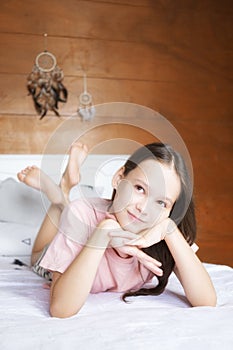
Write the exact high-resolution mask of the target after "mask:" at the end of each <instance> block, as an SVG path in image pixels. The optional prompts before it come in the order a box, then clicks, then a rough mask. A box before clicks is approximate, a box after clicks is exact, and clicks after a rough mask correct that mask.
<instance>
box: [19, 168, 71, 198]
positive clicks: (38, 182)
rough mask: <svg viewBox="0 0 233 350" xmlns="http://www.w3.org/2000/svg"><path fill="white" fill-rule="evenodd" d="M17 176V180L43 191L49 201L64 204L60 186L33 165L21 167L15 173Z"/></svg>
mask: <svg viewBox="0 0 233 350" xmlns="http://www.w3.org/2000/svg"><path fill="white" fill-rule="evenodd" d="M17 177H18V179H19V181H21V182H23V183H25V184H26V185H28V186H29V187H32V188H35V189H36V190H40V191H42V192H44V193H45V194H46V196H47V197H48V199H49V200H50V202H51V203H53V204H56V205H61V204H65V203H64V196H63V194H62V191H61V189H60V187H59V186H58V185H56V184H55V183H54V182H53V180H52V179H51V178H50V177H49V176H48V175H46V174H45V173H44V172H43V171H42V170H40V169H39V168H38V167H36V166H35V165H33V166H28V167H27V168H25V169H23V170H22V171H21V172H19V173H18V174H17Z"/></svg>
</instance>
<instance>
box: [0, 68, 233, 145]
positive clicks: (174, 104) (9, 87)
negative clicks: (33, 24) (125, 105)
mask: <svg viewBox="0 0 233 350" xmlns="http://www.w3.org/2000/svg"><path fill="white" fill-rule="evenodd" d="M64 85H65V86H66V87H67V89H68V91H69V97H68V102H67V103H66V104H60V108H59V110H60V112H61V115H63V116H70V115H71V114H73V113H75V112H76V111H77V108H78V96H79V95H80V93H81V92H82V91H83V86H82V85H83V80H82V77H81V76H80V77H75V78H71V77H65V79H64ZM88 90H89V92H90V93H91V94H92V96H93V103H94V104H96V105H98V104H100V103H109V102H115V101H118V102H129V103H136V104H139V105H143V106H146V107H148V108H152V109H153V110H156V111H158V112H160V113H161V114H162V115H163V116H165V117H166V118H168V119H169V120H170V121H171V122H175V121H176V123H177V122H178V121H180V122H181V121H182V120H184V121H185V120H190V121H192V122H190V124H187V123H185V124H184V125H185V126H182V125H181V126H180V125H179V127H178V129H184V130H185V131H184V134H186V135H187V136H188V135H189V134H190V137H191V135H192V125H193V122H196V121H200V124H199V127H200V131H199V132H201V121H202V120H203V121H206V122H207V124H206V128H208V122H212V121H220V120H221V123H222V122H223V121H226V122H230V121H231V120H232V93H233V87H231V86H225V89H221V88H219V89H213V88H212V87H210V86H208V85H198V86H197V85H193V84H191V83H187V84H185V83H182V82H179V83H174V84H172V83H162V82H146V81H136V80H135V81H133V80H132V81H131V80H117V79H95V78H92V77H90V78H88ZM0 98H1V106H0V113H1V114H19V115H28V114H30V115H36V112H35V110H34V106H33V103H32V99H31V96H27V90H26V75H4V74H0ZM51 115H53V113H52V114H51ZM221 123H220V124H221ZM177 125H178V124H177ZM206 128H204V129H203V137H204V134H205V132H206V130H207V129H206ZM185 141H187V143H188V141H189V137H187V140H185ZM223 141H224V140H223Z"/></svg>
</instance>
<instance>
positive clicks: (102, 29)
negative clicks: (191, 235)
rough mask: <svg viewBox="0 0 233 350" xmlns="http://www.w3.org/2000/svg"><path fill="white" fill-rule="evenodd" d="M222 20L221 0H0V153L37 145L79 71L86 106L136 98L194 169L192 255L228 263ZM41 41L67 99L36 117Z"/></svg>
mask: <svg viewBox="0 0 233 350" xmlns="http://www.w3.org/2000/svg"><path fill="white" fill-rule="evenodd" d="M232 23H233V3H232V1H231V0H222V1H219V0H204V1H203V0H195V1H194V0H105V1H100V0H99V1H98V0H86V1H85V0H66V1H56V0H40V1H39V2H38V1H34V0H23V1H18V0H2V1H1V10H0V43H1V55H0V97H1V103H0V153H4V154H8V153H19V154H20V153H30V154H33V153H42V152H43V149H44V145H45V144H46V143H47V142H48V140H49V138H50V136H51V134H52V133H53V132H54V131H55V130H56V128H57V127H59V125H61V123H63V122H64V121H65V120H66V118H68V117H69V116H70V115H71V114H75V113H76V110H77V106H78V96H79V94H80V93H81V92H82V70H85V71H86V73H87V76H88V88H89V91H90V92H91V94H92V95H93V99H94V103H95V104H102V103H109V102H116V101H117V102H118V101H119V102H130V103H134V104H140V105H143V106H146V107H149V108H151V109H153V110H155V111H158V112H159V113H161V114H162V115H163V116H165V117H166V118H167V120H169V121H170V122H171V123H172V124H173V125H174V126H175V128H176V129H177V130H178V132H179V133H180V135H181V136H182V138H183V140H184V141H185V143H186V145H187V147H188V149H189V151H190V155H191V158H192V163H193V168H194V176H195V195H196V206H197V216H198V243H199V245H200V246H201V249H200V252H199V256H200V257H201V258H202V259H203V260H204V261H208V262H213V263H222V264H230V265H233V254H232V248H233V244H232V235H233V229H232V227H233V221H232V194H233V190H232V178H233V174H232V151H233V149H232V112H233V104H232V98H233V95H232V92H233V82H232V80H233V69H232V62H233V47H232V43H233V25H232ZM44 33H48V39H47V47H45V42H44V37H43V34H44ZM45 48H47V49H48V50H49V51H50V52H52V53H53V54H54V55H55V56H56V58H57V62H58V65H59V66H60V67H61V68H62V69H63V71H64V75H65V79H64V84H65V86H66V87H67V88H68V91H69V99H68V102H67V103H66V104H65V105H61V106H60V109H59V110H60V113H61V118H57V117H56V116H54V115H53V113H49V114H48V116H46V117H45V118H44V119H43V120H42V121H40V120H39V117H38V115H36V113H35V110H34V107H33V104H32V100H31V97H30V96H27V91H26V78H27V75H28V74H29V73H30V71H31V69H32V66H33V63H34V61H35V58H36V56H37V54H38V53H40V52H42V51H43V50H44V49H45ZM78 123H80V127H82V125H81V124H82V122H81V121H78ZM142 126H143V122H142Z"/></svg>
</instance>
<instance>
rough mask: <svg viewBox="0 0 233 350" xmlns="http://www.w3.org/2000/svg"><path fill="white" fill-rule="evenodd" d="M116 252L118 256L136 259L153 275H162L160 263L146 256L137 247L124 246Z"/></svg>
mask: <svg viewBox="0 0 233 350" xmlns="http://www.w3.org/2000/svg"><path fill="white" fill-rule="evenodd" d="M117 251H118V253H120V254H121V253H123V254H127V255H130V256H134V257H136V258H137V260H138V261H139V262H140V263H141V264H142V265H144V266H145V267H146V268H147V269H148V270H150V271H151V272H152V273H153V274H155V275H157V276H162V275H163V270H162V269H161V268H160V267H161V265H162V264H161V262H160V261H158V260H156V259H154V258H152V257H151V256H149V255H147V254H146V253H144V252H143V251H142V250H141V249H139V248H138V247H135V246H129V245H125V246H123V247H120V248H118V249H117Z"/></svg>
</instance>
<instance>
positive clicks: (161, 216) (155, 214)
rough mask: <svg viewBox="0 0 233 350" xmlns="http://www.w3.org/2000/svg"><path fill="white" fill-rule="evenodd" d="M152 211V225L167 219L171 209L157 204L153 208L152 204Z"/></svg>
mask: <svg viewBox="0 0 233 350" xmlns="http://www.w3.org/2000/svg"><path fill="white" fill-rule="evenodd" d="M150 212H151V214H150V222H151V225H152V226H153V225H155V224H158V223H160V222H162V221H163V220H165V219H167V218H168V217H169V214H170V210H166V209H164V208H160V207H158V206H156V207H154V208H152V206H151V207H150Z"/></svg>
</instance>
